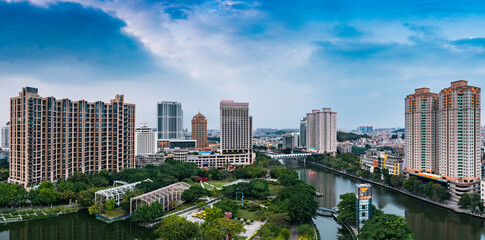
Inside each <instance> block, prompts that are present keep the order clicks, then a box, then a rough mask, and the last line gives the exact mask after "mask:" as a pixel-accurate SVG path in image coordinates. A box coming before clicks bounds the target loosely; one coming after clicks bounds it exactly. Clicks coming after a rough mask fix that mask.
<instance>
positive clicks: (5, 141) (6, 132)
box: [1, 122, 10, 148]
mask: <svg viewBox="0 0 485 240" xmlns="http://www.w3.org/2000/svg"><path fill="white" fill-rule="evenodd" d="M1 140H2V141H1V143H2V145H1V146H2V148H10V122H8V123H7V124H6V126H4V127H2V139H1Z"/></svg>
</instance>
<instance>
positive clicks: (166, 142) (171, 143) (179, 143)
mask: <svg viewBox="0 0 485 240" xmlns="http://www.w3.org/2000/svg"><path fill="white" fill-rule="evenodd" d="M196 147H197V140H194V139H163V140H158V149H162V150H163V149H165V148H170V149H174V148H196Z"/></svg>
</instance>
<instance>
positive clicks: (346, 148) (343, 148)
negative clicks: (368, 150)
mask: <svg viewBox="0 0 485 240" xmlns="http://www.w3.org/2000/svg"><path fill="white" fill-rule="evenodd" d="M337 151H338V152H339V153H351V152H352V145H350V144H340V145H338V146H337Z"/></svg>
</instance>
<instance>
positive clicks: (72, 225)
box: [0, 210, 156, 240]
mask: <svg viewBox="0 0 485 240" xmlns="http://www.w3.org/2000/svg"><path fill="white" fill-rule="evenodd" d="M155 238H156V236H155V235H154V234H153V231H152V230H149V229H144V228H141V227H138V226H136V225H134V224H130V223H129V222H117V223H111V224H104V223H102V222H100V221H97V220H95V219H94V217H93V216H90V215H89V214H88V213H87V211H86V210H83V211H80V212H78V213H74V214H69V215H64V216H59V217H53V218H47V219H41V220H33V221H26V222H18V223H9V224H4V225H0V239H10V240H23V239H41V240H44V239H45V240H51V239H59V240H61V239H83V240H84V239H88V240H90V239H93V240H95V239H155Z"/></svg>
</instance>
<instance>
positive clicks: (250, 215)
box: [234, 209, 265, 221]
mask: <svg viewBox="0 0 485 240" xmlns="http://www.w3.org/2000/svg"><path fill="white" fill-rule="evenodd" d="M258 212H260V213H263V214H264V212H261V211H254V212H248V210H245V209H239V210H237V212H236V214H234V217H235V218H243V219H249V220H253V221H257V220H258V215H257V213H258ZM263 218H265V217H263Z"/></svg>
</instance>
